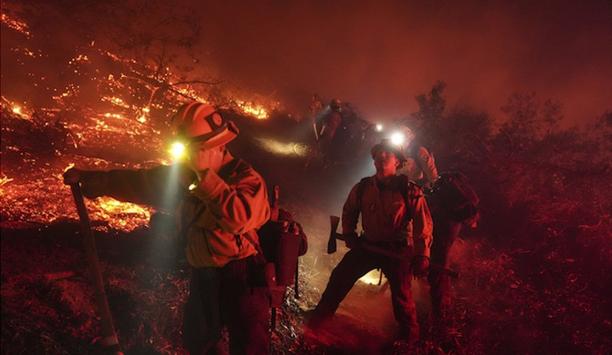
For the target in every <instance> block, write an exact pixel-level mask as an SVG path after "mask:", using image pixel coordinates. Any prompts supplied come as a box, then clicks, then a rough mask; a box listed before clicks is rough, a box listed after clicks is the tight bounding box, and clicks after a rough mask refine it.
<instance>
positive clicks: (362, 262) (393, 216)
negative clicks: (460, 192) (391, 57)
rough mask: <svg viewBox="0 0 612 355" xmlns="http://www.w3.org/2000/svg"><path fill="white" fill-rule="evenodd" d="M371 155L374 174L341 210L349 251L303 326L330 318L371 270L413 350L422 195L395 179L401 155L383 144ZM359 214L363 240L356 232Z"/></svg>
mask: <svg viewBox="0 0 612 355" xmlns="http://www.w3.org/2000/svg"><path fill="white" fill-rule="evenodd" d="M371 155H372V158H373V160H374V166H375V167H376V174H375V175H374V176H371V177H367V178H364V179H362V180H361V181H360V182H359V183H358V184H356V185H355V186H354V187H353V188H352V190H351V192H350V193H349V196H348V198H347V200H346V202H345V204H344V207H343V211H342V234H343V236H344V238H345V240H346V244H347V247H349V248H350V250H349V251H348V252H347V253H346V255H344V257H343V258H342V260H341V261H340V263H339V264H338V265H337V266H336V268H335V269H334V270H333V271H332V274H331V277H330V279H329V283H328V284H327V287H326V289H325V291H324V292H323V295H322V296H321V300H320V301H319V304H318V305H317V307H316V308H315V310H314V311H313V313H312V317H311V319H310V321H309V326H310V327H311V328H312V329H313V330H315V331H316V330H317V329H318V327H319V326H320V325H321V324H322V323H323V322H325V321H326V320H328V319H330V318H331V316H332V315H333V314H334V313H335V311H336V309H337V308H338V306H339V305H340V302H342V300H343V299H344V297H345V296H346V295H347V293H348V292H349V291H350V289H351V288H352V287H353V284H354V283H355V282H356V281H357V280H358V279H359V278H361V277H362V276H363V275H365V274H366V273H368V272H369V271H371V270H373V269H375V268H381V269H382V271H383V273H384V274H385V275H386V277H387V279H388V280H389V285H390V287H391V301H392V305H393V312H394V316H395V319H396V321H397V322H398V323H399V326H400V340H401V341H403V342H405V343H407V344H408V345H409V346H411V347H412V346H414V345H415V343H416V341H417V340H418V338H419V328H418V323H417V318H416V309H415V303H414V300H413V298H412V292H411V289H410V282H411V277H412V275H413V274H414V275H415V276H423V275H424V273H425V272H426V271H427V268H428V267H429V252H430V251H429V250H430V246H431V242H432V228H433V227H432V221H431V216H430V213H429V208H428V206H427V202H426V201H425V198H424V197H423V192H422V190H421V189H420V188H419V187H418V186H417V185H416V184H414V183H412V182H410V181H409V180H408V179H407V178H406V177H405V176H402V175H397V169H398V167H399V166H400V164H401V163H402V162H403V160H404V156H403V154H402V152H401V151H400V150H399V149H398V148H397V147H395V146H393V145H392V144H391V143H390V142H388V141H383V142H382V143H379V144H377V145H375V146H374V147H373V148H372V150H371ZM360 214H361V220H362V223H361V224H362V227H363V231H364V233H363V235H362V236H358V235H357V233H356V228H357V220H358V219H359V215H360Z"/></svg>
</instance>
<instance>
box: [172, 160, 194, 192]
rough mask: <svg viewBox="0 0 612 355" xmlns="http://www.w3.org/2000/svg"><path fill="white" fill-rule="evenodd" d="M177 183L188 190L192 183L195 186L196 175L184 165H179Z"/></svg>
mask: <svg viewBox="0 0 612 355" xmlns="http://www.w3.org/2000/svg"><path fill="white" fill-rule="evenodd" d="M177 170H178V183H179V184H180V185H181V187H182V188H184V189H188V188H189V186H190V185H191V184H193V183H196V184H197V180H198V175H197V174H196V172H195V171H193V170H191V169H190V168H189V167H188V166H186V165H180V166H179V167H178V169H177Z"/></svg>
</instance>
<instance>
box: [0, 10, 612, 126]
mask: <svg viewBox="0 0 612 355" xmlns="http://www.w3.org/2000/svg"><path fill="white" fill-rule="evenodd" d="M9 5H10V7H11V8H14V7H17V8H23V11H18V13H19V12H20V13H21V14H22V15H24V17H25V19H26V20H28V21H29V22H30V23H31V24H32V28H33V29H34V30H36V31H37V32H38V33H45V34H46V36H45V38H44V40H45V41H47V43H50V44H53V48H55V49H56V52H57V54H58V58H59V57H61V53H65V54H66V55H69V54H68V53H70V52H71V51H74V50H75V48H77V47H78V46H83V45H86V44H88V43H90V42H92V41H94V42H95V43H96V45H100V44H104V43H112V44H113V45H114V46H115V47H117V48H119V49H120V50H121V51H122V52H126V51H131V52H132V53H133V56H134V57H135V58H136V59H137V60H139V61H140V60H141V58H145V59H144V61H145V63H143V64H152V65H156V64H157V63H154V61H155V60H156V59H158V58H160V57H164V58H165V59H172V60H174V61H175V62H176V63H177V64H179V66H180V69H181V70H184V71H185V72H186V73H190V74H196V73H198V75H200V76H205V77H215V78H217V79H220V80H222V81H224V83H226V84H230V85H235V87H238V88H242V89H244V90H246V91H250V92H253V93H258V94H259V95H261V96H262V97H269V98H274V99H279V100H280V101H282V102H283V103H284V104H285V106H287V107H288V108H289V109H290V110H291V111H298V112H299V111H305V109H306V107H307V104H308V100H309V98H310V95H311V94H312V93H314V92H316V93H319V94H320V95H322V96H323V97H326V98H331V97H339V98H341V99H344V100H347V101H351V102H353V103H354V104H355V105H356V107H358V108H360V109H361V111H362V112H363V113H364V114H365V115H366V117H367V118H369V119H370V120H373V121H379V120H386V119H390V118H397V117H400V116H405V115H407V114H409V113H412V112H414V111H416V110H417V106H416V102H415V100H414V97H415V96H416V95H418V94H421V93H423V92H426V91H427V90H428V89H429V88H430V87H431V86H432V85H433V83H435V82H436V81H437V80H444V81H446V82H447V83H448V90H447V94H448V96H449V101H450V103H451V106H452V105H453V104H460V105H462V106H464V105H468V106H474V107H476V108H478V109H484V110H487V111H489V112H490V113H492V114H493V115H494V116H497V115H499V107H501V106H502V105H503V104H504V103H505V101H506V99H507V98H508V97H509V96H510V95H511V94H512V93H514V92H531V91H535V92H536V93H537V94H538V96H539V97H541V98H552V99H556V100H558V101H560V102H561V103H563V105H564V110H565V114H566V117H567V121H568V123H577V122H580V121H585V120H590V119H592V118H594V117H597V116H599V115H600V114H602V113H603V112H604V111H605V110H607V109H610V108H612V95H611V94H610V93H611V92H612V82H610V80H609V79H608V78H610V77H612V66H611V65H610V62H612V60H611V59H612V15H611V14H612V5H611V3H610V2H609V1H605V0H591V1H564V2H556V1H542V2H531V1H527V0H521V1H513V2H505V1H494V2H490V1H482V0H471V1H462V2H452V1H442V0H438V1H427V2H416V1H415V2H406V1H360V2H355V1H334V2H319V1H294V2H284V1H263V2H262V1H259V2H246V3H245V2H241V1H226V2H219V1H210V2H201V1H184V2H180V3H176V4H175V3H169V2H164V1H144V0H131V1H127V2H119V1H112V2H104V3H99V2H76V1H66V0H65V1H55V2H51V1H50V2H45V3H44V4H43V3H20V2H18V3H9ZM3 6H4V7H5V8H6V6H8V5H6V4H3ZM76 29H78V30H76ZM3 38H4V37H3ZM3 48H6V46H5V43H3ZM147 58H148V59H147ZM151 58H153V60H152V61H151ZM146 60H149V62H146ZM58 62H61V61H58ZM7 65H8V64H7ZM7 65H5V64H3V70H2V72H3V83H6V82H7V80H6V79H7V78H5V76H6V75H8V72H9V71H10V68H9V67H8V66H7Z"/></svg>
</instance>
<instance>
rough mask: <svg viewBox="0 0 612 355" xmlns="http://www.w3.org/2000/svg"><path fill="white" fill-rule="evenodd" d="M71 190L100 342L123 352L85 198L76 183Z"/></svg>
mask: <svg viewBox="0 0 612 355" xmlns="http://www.w3.org/2000/svg"><path fill="white" fill-rule="evenodd" d="M70 190H71V191H72V197H74V203H75V205H76V209H77V212H78V214H79V220H80V222H81V223H80V224H81V234H82V235H83V246H84V248H85V254H86V256H87V264H88V266H89V273H90V276H91V282H92V283H93V286H94V293H95V300H96V306H97V309H98V312H100V318H101V321H102V324H101V330H102V339H101V340H100V344H101V345H102V346H103V347H104V348H105V349H106V350H108V351H110V352H112V353H115V354H123V353H122V352H121V347H120V346H119V339H118V338H117V333H116V332H115V327H114V326H113V317H112V315H111V312H110V308H109V306H108V300H107V298H106V293H105V292H104V280H103V279H102V271H101V268H100V262H99V261H98V252H97V251H96V241H95V239H94V235H93V232H92V230H91V222H90V219H89V214H88V213H87V208H86V207H85V200H84V199H83V193H82V192H81V186H80V185H79V184H78V183H76V184H71V185H70Z"/></svg>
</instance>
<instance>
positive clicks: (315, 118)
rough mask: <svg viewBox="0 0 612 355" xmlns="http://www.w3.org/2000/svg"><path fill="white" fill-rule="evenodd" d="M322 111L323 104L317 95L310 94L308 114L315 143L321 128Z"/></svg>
mask: <svg viewBox="0 0 612 355" xmlns="http://www.w3.org/2000/svg"><path fill="white" fill-rule="evenodd" d="M322 111H323V102H322V101H321V97H320V96H319V95H318V94H312V97H311V98H310V106H309V107H308V113H309V115H310V120H311V122H312V128H313V130H314V137H315V141H318V140H319V131H320V126H321V118H322V117H321V112H322Z"/></svg>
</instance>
